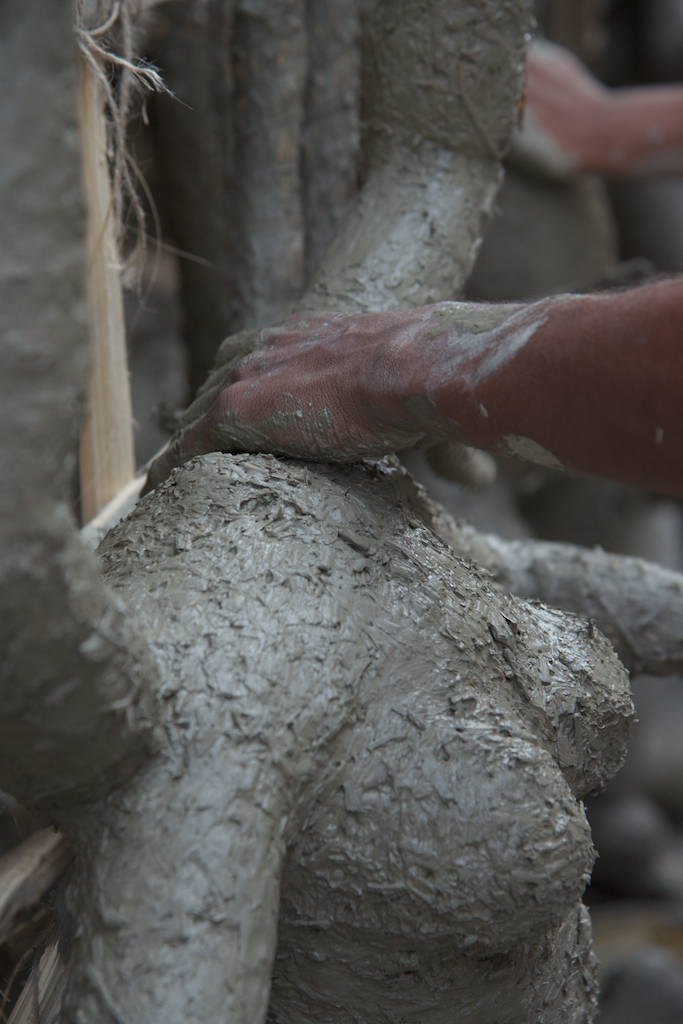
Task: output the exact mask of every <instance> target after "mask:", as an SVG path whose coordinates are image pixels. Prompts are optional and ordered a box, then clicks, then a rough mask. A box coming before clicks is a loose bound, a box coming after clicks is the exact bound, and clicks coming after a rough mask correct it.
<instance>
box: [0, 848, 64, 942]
mask: <svg viewBox="0 0 683 1024" xmlns="http://www.w3.org/2000/svg"><path fill="white" fill-rule="evenodd" d="M72 859H73V853H72V850H71V847H70V846H69V843H68V840H67V839H66V838H65V837H64V836H63V835H61V833H59V832H55V830H54V829H52V828H45V829H42V830H41V831H40V832H34V834H33V835H32V836H29V838H28V839H25V840H24V842H23V843H19V845H18V846H15V847H14V848H13V849H11V850H9V851H8V852H7V853H5V854H4V855H3V856H2V857H0V945H2V943H3V942H4V941H5V939H6V938H7V936H8V935H9V934H10V932H11V931H12V927H13V924H14V921H15V918H16V916H17V914H19V913H21V912H22V911H23V910H28V909H29V908H30V907H32V906H34V905H35V904H36V903H37V902H38V901H39V900H40V898H41V896H43V895H44V893H46V892H47V891H48V889H51V888H52V886H53V885H54V884H55V882H56V881H57V880H58V878H59V877H60V875H61V874H62V873H63V872H64V871H65V869H66V868H67V867H68V865H69V864H70V863H71V861H72Z"/></svg>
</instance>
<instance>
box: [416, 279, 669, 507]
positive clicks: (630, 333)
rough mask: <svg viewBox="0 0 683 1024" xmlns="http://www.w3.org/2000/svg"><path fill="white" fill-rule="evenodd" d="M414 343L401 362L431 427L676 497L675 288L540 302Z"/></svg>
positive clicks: (493, 447) (486, 445) (666, 285)
mask: <svg viewBox="0 0 683 1024" xmlns="http://www.w3.org/2000/svg"><path fill="white" fill-rule="evenodd" d="M496 308H498V309H500V308H501V307H492V309H496ZM420 346H421V351H420V352H418V351H414V352H410V353H406V355H407V356H408V358H410V359H411V360H412V363H413V365H415V366H416V367H420V370H419V379H416V380H415V382H414V383H413V389H414V390H415V391H417V392H420V393H422V394H423V395H424V398H425V399H426V401H427V402H429V403H432V404H433V409H434V415H433V427H432V429H433V430H435V431H437V430H438V431H439V432H440V433H441V434H442V435H444V436H451V437H452V438H454V439H457V440H461V441H464V442H465V443H467V444H471V445H474V446H479V447H482V448H486V449H488V450H492V451H507V452H511V453H514V454H518V455H521V456H524V457H526V458H529V459H530V460H531V461H534V462H539V463H545V464H547V465H552V466H556V467H558V468H559V467H560V466H561V467H564V468H566V469H569V470H573V471H576V472H584V473H589V474H593V475H597V476H601V477H606V478H611V479H614V480H620V481H622V482H627V483H633V484H638V485H640V486H643V487H647V488H651V489H653V490H657V491H661V492H663V493H669V494H677V495H683V430H682V429H681V420H682V416H681V395H682V394H683V281H681V280H670V281H664V282H659V283H657V284H653V285H646V286H644V287H642V288H638V289H634V290H632V291H630V292H614V293H609V294H604V295H592V296H588V295H578V296H563V297H560V298H557V299H549V300H542V301H540V302H537V303H534V304H532V305H530V306H528V307H522V308H521V309H520V310H519V311H518V312H516V313H513V315H512V316H511V317H510V318H508V319H506V320H505V321H504V322H503V323H502V324H501V325H500V326H499V327H497V328H495V329H494V330H492V331H487V332H482V333H479V334H472V335H460V336H459V337H455V335H454V334H453V333H452V332H450V333H449V332H446V333H444V334H443V335H442V336H441V337H440V338H439V339H438V340H437V341H436V342H435V341H432V342H431V343H429V344H428V343H426V342H425V341H421V342H420V343H418V347H420Z"/></svg>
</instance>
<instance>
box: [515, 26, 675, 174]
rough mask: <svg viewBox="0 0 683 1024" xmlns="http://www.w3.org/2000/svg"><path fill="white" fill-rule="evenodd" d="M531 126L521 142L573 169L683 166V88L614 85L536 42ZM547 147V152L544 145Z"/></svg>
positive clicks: (639, 170)
mask: <svg viewBox="0 0 683 1024" xmlns="http://www.w3.org/2000/svg"><path fill="white" fill-rule="evenodd" d="M525 117H526V120H525V128H524V130H523V132H522V134H521V136H519V138H518V140H517V143H516V152H517V155H518V156H519V155H520V152H524V153H526V154H527V156H529V155H531V156H532V158H533V154H536V156H537V157H538V158H539V159H540V160H541V163H543V160H547V159H549V157H550V156H552V160H553V161H554V166H556V169H558V170H559V169H562V168H564V171H565V172H567V173H577V172H582V171H595V172H598V173H600V174H645V173H666V172H670V173H671V172H673V173H675V172H678V171H681V170H683V87H682V86H680V85H650V86H640V87H635V88H626V89H608V88H607V87H606V86H604V85H602V83H600V82H598V81H597V79H595V78H594V77H593V76H592V75H591V74H590V72H589V71H588V69H587V68H586V67H585V65H584V64H582V63H581V61H579V60H578V59H577V58H576V57H575V56H574V55H573V54H571V53H569V51H567V50H564V49H563V48H562V47H559V46H553V45H551V44H548V43H545V42H536V43H534V44H533V46H532V47H531V49H530V51H529V55H528V60H527V109H526V115H525ZM538 147H540V149H539V148H538Z"/></svg>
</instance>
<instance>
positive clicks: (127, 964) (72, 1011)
mask: <svg viewBox="0 0 683 1024" xmlns="http://www.w3.org/2000/svg"><path fill="white" fill-rule="evenodd" d="M184 696H185V700H184V703H185V705H187V700H188V695H187V694H185V695H184ZM193 696H194V695H193ZM170 704H173V705H174V712H175V713H171V714H170V715H169V716H168V720H167V728H168V730H169V735H170V736H171V737H172V741H171V744H170V747H169V748H168V749H167V750H165V751H164V752H163V753H162V754H161V755H160V756H159V757H158V758H157V759H156V760H155V761H153V762H152V763H151V764H149V765H148V766H147V767H146V768H145V769H144V770H143V771H142V772H140V773H138V775H137V776H136V778H135V779H134V781H133V782H132V783H131V784H130V785H129V786H127V787H124V788H123V789H120V790H118V791H117V792H116V793H115V794H113V796H112V797H110V799H109V800H107V801H105V802H103V803H102V804H100V805H97V807H96V810H95V808H93V807H92V806H91V807H89V808H87V809H86V811H85V812H82V811H81V810H80V809H79V810H78V811H77V812H76V813H75V815H74V817H73V819H71V820H70V822H69V828H70V834H72V835H74V836H75V837H76V838H77V839H78V842H79V848H80V850H81V857H80V858H79V861H78V863H77V866H76V870H75V877H74V880H73V883H72V885H71V886H70V889H69V894H68V900H69V909H70V911H71V912H72V913H73V914H74V915H75V917H76V919H77V920H78V921H79V925H80V929H81V935H80V938H79V942H78V945H77V947H75V950H74V953H73V954H72V956H71V958H70V971H71V978H70V985H69V993H68V996H67V1005H66V1008H65V1020H67V1021H70V1022H71V1021H76V1020H78V1021H80V1020H83V1019H87V1020H89V1021H109V1020H119V1021H121V1020H125V1021H129V1022H140V1021H145V1022H146V1024H162V1022H163V1024H179V1022H181V1021H182V1022H186V1021H190V1020H192V1021H199V1020H212V1021H230V1024H255V1022H257V1021H262V1020H263V1019H264V1018H265V1014H266V1009H267V1006H268V997H269V993H270V979H271V974H272V968H273V957H274V954H275V944H276V940H277V918H278V904H279V897H280V865H281V860H282V855H283V849H284V839H283V822H284V820H285V812H286V807H285V798H284V789H285V786H284V785H283V783H284V776H283V773H282V772H281V771H280V770H279V769H278V768H277V767H276V766H275V765H274V764H273V758H272V755H271V751H270V750H269V749H268V747H267V745H266V744H265V743H263V742H262V741H261V740H259V739H251V740H246V739H243V740H242V742H240V741H239V731H238V730H237V729H234V728H233V729H231V727H230V724H228V723H229V714H228V716H227V717H228V723H226V721H225V720H224V719H221V701H220V699H219V701H218V706H216V704H210V703H209V702H207V701H206V699H205V700H204V702H203V704H202V702H201V701H200V704H199V705H192V708H191V710H189V711H188V710H187V709H185V710H184V713H183V711H180V710H179V708H178V703H177V702H173V701H171V700H167V705H170ZM202 708H204V709H205V710H204V714H205V715H206V717H207V720H208V721H209V722H210V721H211V719H212V718H213V719H214V720H215V721H217V722H220V726H221V728H216V729H213V730H212V729H211V727H210V726H209V732H208V734H207V732H206V731H202V727H201V726H197V725H196V724H195V725H194V726H189V725H188V723H190V722H195V723H196V721H197V720H198V719H200V718H201V716H202ZM206 724H207V723H206V722H205V723H204V725H205V726H206ZM221 731H222V732H223V733H224V734H223V735H221ZM188 733H190V734H192V735H191V738H189V742H188V735H187V734H188ZM225 733H232V734H231V735H225ZM94 810H95V814H93V811H94ZM93 848H95V849H96V850H97V855H96V856H95V857H91V856H87V853H88V852H89V851H90V850H92V849H93ZM93 906H96V907H97V908H98V909H97V912H96V913H93V912H92V908H93Z"/></svg>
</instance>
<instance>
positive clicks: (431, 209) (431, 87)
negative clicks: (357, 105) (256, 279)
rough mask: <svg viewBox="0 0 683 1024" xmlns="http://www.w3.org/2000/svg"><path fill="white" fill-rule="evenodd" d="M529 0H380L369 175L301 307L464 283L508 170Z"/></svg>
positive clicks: (356, 307) (375, 20)
mask: <svg viewBox="0 0 683 1024" xmlns="http://www.w3.org/2000/svg"><path fill="white" fill-rule="evenodd" d="M530 17H531V7H530V4H527V3H526V2H525V0H524V2H521V3H515V4H505V5H504V6H503V7H502V8H501V6H500V5H499V4H497V3H495V2H494V0H476V2H475V3H473V4H470V5H468V12H467V17H461V16H460V15H459V13H458V12H457V11H456V10H455V9H454V8H453V5H452V4H451V3H449V2H448V0H436V2H433V3H428V4H425V3H422V2H420V0H409V2H408V3H403V4H401V5H396V4H395V3H393V0H379V2H378V3H376V4H375V5H374V7H373V10H372V13H371V14H370V16H369V17H368V18H367V19H366V23H365V25H364V32H363V92H362V98H363V109H362V117H363V124H364V130H363V140H362V159H363V165H364V176H365V183H364V186H363V189H362V191H361V193H360V195H359V197H358V199H357V200H356V201H355V203H354V204H353V205H352V206H351V207H350V208H349V210H348V211H347V214H346V217H345V218H344V221H343V223H342V225H341V227H340V230H339V233H338V234H337V236H336V238H335V240H334V242H333V243H332V245H331V246H330V248H329V249H328V250H327V252H326V253H325V256H324V257H323V260H322V263H321V265H320V268H319V270H318V272H317V274H316V276H315V278H314V280H313V282H312V284H311V286H310V287H309V289H308V291H307V292H306V294H305V296H304V298H303V300H302V303H301V308H306V309H336V310H343V311H346V312H355V311H360V310H389V309H401V308H405V307H407V306H419V305H422V304H424V303H429V302H435V301H438V300H439V299H451V298H453V297H455V296H456V295H458V294H459V293H460V292H461V291H462V289H463V288H464V284H465V281H466V279H467V277H468V275H469V273H470V271H471V269H472V266H473V264H474V260H475V257H476V253H477V248H478V245H479V240H480V238H481V234H482V230H483V225H484V223H485V220H486V218H487V216H489V215H490V212H491V209H492V205H493V201H494V199H495V195H496V192H497V190H498V186H499V185H500V181H501V166H500V162H499V161H500V158H501V157H502V156H503V155H504V153H505V152H506V150H507V147H508V145H509V142H510V139H511V136H512V130H513V126H514V123H515V118H516V115H517V104H518V102H519V99H520V96H521V91H522V85H523V75H524V56H525V48H526V44H525V39H524V32H525V30H526V29H527V28H528V27H529V19H530Z"/></svg>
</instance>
